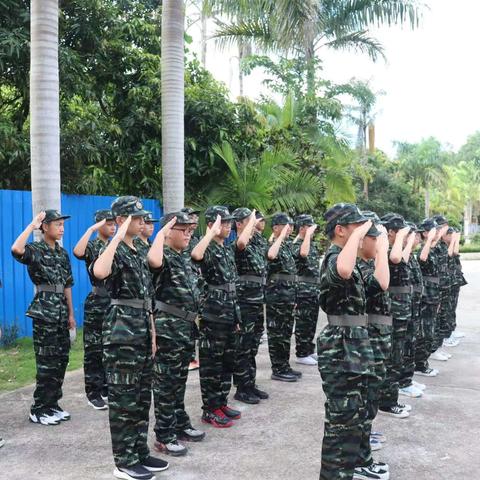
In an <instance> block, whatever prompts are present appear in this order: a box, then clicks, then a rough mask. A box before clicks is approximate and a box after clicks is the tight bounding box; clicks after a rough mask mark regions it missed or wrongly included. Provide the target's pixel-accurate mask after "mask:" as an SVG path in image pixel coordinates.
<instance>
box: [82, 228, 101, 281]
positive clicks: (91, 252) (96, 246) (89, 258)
mask: <svg viewBox="0 0 480 480" xmlns="http://www.w3.org/2000/svg"><path fill="white" fill-rule="evenodd" d="M105 246H106V243H105V242H104V241H103V240H101V239H100V238H98V237H97V238H96V239H95V240H90V241H89V242H88V243H87V247H86V248H85V253H84V255H83V256H82V257H80V256H77V258H78V259H79V260H83V261H84V262H85V266H86V268H87V273H88V277H89V278H90V283H91V284H92V285H93V286H95V287H103V286H104V282H103V281H100V280H97V279H96V278H95V277H94V276H93V274H92V273H91V272H90V265H91V264H92V263H93V262H94V261H95V260H96V259H97V257H98V256H99V255H100V252H101V251H102V250H103V249H104V248H105Z"/></svg>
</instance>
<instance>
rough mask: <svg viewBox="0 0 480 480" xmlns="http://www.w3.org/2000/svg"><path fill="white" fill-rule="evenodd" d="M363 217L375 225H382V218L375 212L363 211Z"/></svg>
mask: <svg viewBox="0 0 480 480" xmlns="http://www.w3.org/2000/svg"><path fill="white" fill-rule="evenodd" d="M362 215H363V216H364V217H366V218H368V220H371V221H372V222H373V223H380V217H379V216H378V215H377V214H376V213H375V212H372V211H370V210H363V211H362Z"/></svg>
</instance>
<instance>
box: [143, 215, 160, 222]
mask: <svg viewBox="0 0 480 480" xmlns="http://www.w3.org/2000/svg"><path fill="white" fill-rule="evenodd" d="M143 219H144V220H145V223H158V222H159V220H158V218H153V214H152V212H148V213H147V214H146V215H145V216H144V217H143Z"/></svg>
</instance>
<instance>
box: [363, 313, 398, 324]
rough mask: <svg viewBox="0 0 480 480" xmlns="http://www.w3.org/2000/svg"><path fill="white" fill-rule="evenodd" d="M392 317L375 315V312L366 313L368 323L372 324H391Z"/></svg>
mask: <svg viewBox="0 0 480 480" xmlns="http://www.w3.org/2000/svg"><path fill="white" fill-rule="evenodd" d="M392 320H393V318H392V317H391V316H389V315H377V314H375V313H369V314H368V323H372V324H374V325H392Z"/></svg>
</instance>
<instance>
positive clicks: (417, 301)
mask: <svg viewBox="0 0 480 480" xmlns="http://www.w3.org/2000/svg"><path fill="white" fill-rule="evenodd" d="M408 266H409V268H410V274H411V280H412V286H413V292H412V319H411V321H410V322H409V324H408V325H407V335H406V338H405V352H404V361H403V370H402V371H403V373H402V375H401V378H400V381H399V387H400V388H406V387H409V386H410V385H411V384H412V379H413V374H414V373H415V349H416V344H417V340H418V339H419V337H420V331H421V309H422V293H423V277H422V270H421V268H420V264H419V263H418V260H417V257H416V255H415V254H414V253H413V252H412V254H411V255H410V261H409V262H408Z"/></svg>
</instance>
